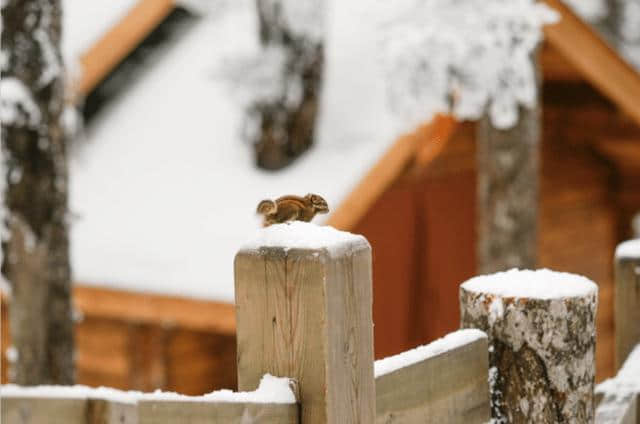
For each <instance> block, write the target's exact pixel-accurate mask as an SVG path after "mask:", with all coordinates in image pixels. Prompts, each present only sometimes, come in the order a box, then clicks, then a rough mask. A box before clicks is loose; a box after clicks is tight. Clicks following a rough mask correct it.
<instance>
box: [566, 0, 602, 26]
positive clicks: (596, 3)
mask: <svg viewBox="0 0 640 424" xmlns="http://www.w3.org/2000/svg"><path fill="white" fill-rule="evenodd" d="M562 1H563V2H564V3H565V4H566V5H567V6H569V8H571V9H572V10H573V11H574V12H575V13H576V14H577V15H578V16H580V17H581V18H582V19H584V20H586V21H589V22H597V21H600V20H602V19H604V18H606V17H607V15H608V14H609V7H608V6H607V3H606V1H605V0H562Z"/></svg>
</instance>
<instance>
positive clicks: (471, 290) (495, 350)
mask: <svg viewBox="0 0 640 424" xmlns="http://www.w3.org/2000/svg"><path fill="white" fill-rule="evenodd" d="M596 307H597V286H596V285H595V284H594V283H593V282H592V281H590V280H588V279H587V278H584V277H581V276H578V275H573V274H567V273H559V272H553V271H549V270H538V271H520V270H516V269H514V270H511V271H506V272H500V273H497V274H492V275H488V276H480V277H475V278H472V279H470V280H468V281H467V282H465V283H463V284H462V285H461V286H460V310H461V325H462V327H463V328H478V329H481V330H483V331H485V332H486V333H487V334H488V336H489V366H490V370H489V381H490V385H491V413H492V416H493V417H494V418H495V419H496V421H497V422H499V423H506V422H508V423H525V422H526V423H533V422H535V423H558V422H567V423H590V422H593V419H594V400H593V399H594V398H593V388H594V380H595V362H594V353H595V341H596V337H595V336H596V334H595V316H596Z"/></svg>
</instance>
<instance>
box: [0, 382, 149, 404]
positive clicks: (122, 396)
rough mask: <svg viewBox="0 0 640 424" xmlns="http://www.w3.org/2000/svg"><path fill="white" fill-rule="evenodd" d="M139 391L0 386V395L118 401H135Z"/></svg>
mask: <svg viewBox="0 0 640 424" xmlns="http://www.w3.org/2000/svg"><path fill="white" fill-rule="evenodd" d="M141 395H142V393H141V392H134V391H131V392H125V391H121V390H117V389H112V388H110V387H97V388H95V387H88V386H82V385H75V386H47V385H43V386H18V385H15V384H4V385H2V386H0V397H21V398H66V399H88V398H97V399H106V400H111V401H113V402H120V403H136V401H137V400H138V398H140V396H141Z"/></svg>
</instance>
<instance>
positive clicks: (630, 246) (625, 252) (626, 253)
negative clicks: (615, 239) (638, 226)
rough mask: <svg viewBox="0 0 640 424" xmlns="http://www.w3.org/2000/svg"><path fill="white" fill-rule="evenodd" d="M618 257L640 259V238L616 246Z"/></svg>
mask: <svg viewBox="0 0 640 424" xmlns="http://www.w3.org/2000/svg"><path fill="white" fill-rule="evenodd" d="M616 258H637V259H640V238H636V239H633V240H627V241H624V242H622V243H620V244H619V245H618V247H616Z"/></svg>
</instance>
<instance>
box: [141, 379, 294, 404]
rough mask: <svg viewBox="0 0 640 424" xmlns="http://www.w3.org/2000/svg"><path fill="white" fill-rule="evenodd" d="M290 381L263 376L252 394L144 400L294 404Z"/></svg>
mask: <svg viewBox="0 0 640 424" xmlns="http://www.w3.org/2000/svg"><path fill="white" fill-rule="evenodd" d="M291 385H292V380H291V379H289V378H286V377H274V376H272V375H271V374H265V375H264V376H263V377H262V379H261V380H260V385H259V386H258V388H257V389H256V390H255V391H253V392H233V391H231V390H216V391H215V392H211V393H208V394H206V395H202V396H185V395H181V394H178V393H172V392H160V391H156V392H155V393H149V394H144V395H143V397H142V399H144V400H167V401H172V400H173V401H187V402H188V401H191V402H252V403H296V396H295V394H294V393H293V390H292V389H291Z"/></svg>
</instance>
